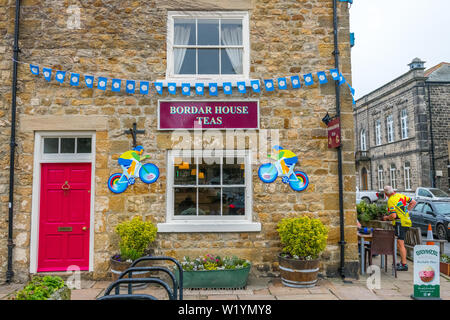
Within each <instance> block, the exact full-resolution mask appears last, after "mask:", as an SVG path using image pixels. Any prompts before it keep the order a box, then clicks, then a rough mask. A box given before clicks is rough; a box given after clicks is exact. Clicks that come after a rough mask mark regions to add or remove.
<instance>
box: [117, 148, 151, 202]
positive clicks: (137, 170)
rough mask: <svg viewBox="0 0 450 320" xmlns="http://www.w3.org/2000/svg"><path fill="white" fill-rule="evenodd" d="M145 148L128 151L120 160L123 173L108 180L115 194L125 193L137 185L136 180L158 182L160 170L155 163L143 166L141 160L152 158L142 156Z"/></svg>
mask: <svg viewBox="0 0 450 320" xmlns="http://www.w3.org/2000/svg"><path fill="white" fill-rule="evenodd" d="M143 153H144V148H143V147H142V146H136V147H134V148H133V150H128V151H127V152H124V153H122V154H121V155H120V157H119V159H118V161H117V162H118V163H119V165H120V166H121V167H122V169H123V173H114V174H112V175H111V176H110V177H109V179H108V188H109V190H111V191H112V192H114V193H122V192H124V191H125V190H126V189H127V188H128V186H129V185H132V184H134V183H135V181H136V178H140V179H141V180H142V182H145V183H148V184H150V183H153V182H155V181H156V180H158V177H159V169H158V167H157V166H155V165H154V164H153V163H146V164H142V163H141V160H144V159H147V158H149V157H150V156H149V155H146V156H142V154H143Z"/></svg>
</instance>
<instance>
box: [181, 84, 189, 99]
mask: <svg viewBox="0 0 450 320" xmlns="http://www.w3.org/2000/svg"><path fill="white" fill-rule="evenodd" d="M181 94H182V95H183V96H190V95H191V84H190V83H182V84H181Z"/></svg>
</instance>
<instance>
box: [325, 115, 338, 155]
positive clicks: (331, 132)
mask: <svg viewBox="0 0 450 320" xmlns="http://www.w3.org/2000/svg"><path fill="white" fill-rule="evenodd" d="M340 145H341V121H340V119H339V118H334V119H333V120H331V121H330V122H329V123H328V148H330V149H331V148H337V147H339V146H340Z"/></svg>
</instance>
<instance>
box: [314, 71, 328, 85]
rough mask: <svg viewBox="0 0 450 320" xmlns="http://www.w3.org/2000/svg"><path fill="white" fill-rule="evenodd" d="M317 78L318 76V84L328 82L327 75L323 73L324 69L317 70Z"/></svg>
mask: <svg viewBox="0 0 450 320" xmlns="http://www.w3.org/2000/svg"><path fill="white" fill-rule="evenodd" d="M317 78H319V83H320V84H325V83H328V79H327V75H326V74H325V71H319V72H317Z"/></svg>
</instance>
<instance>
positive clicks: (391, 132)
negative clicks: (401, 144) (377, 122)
mask: <svg viewBox="0 0 450 320" xmlns="http://www.w3.org/2000/svg"><path fill="white" fill-rule="evenodd" d="M386 125H387V137H388V142H394V118H393V117H392V115H390V116H388V117H387V118H386Z"/></svg>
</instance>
